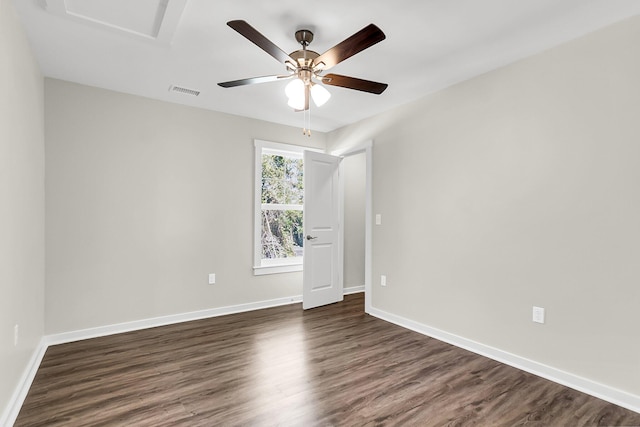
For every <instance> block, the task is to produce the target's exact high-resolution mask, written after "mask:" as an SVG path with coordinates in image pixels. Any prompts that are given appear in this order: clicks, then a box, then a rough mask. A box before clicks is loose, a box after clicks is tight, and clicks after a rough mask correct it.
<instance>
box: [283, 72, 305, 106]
mask: <svg viewBox="0 0 640 427" xmlns="http://www.w3.org/2000/svg"><path fill="white" fill-rule="evenodd" d="M284 93H285V94H286V95H287V98H289V102H288V103H287V104H288V105H289V107H291V108H293V109H294V110H304V104H305V86H304V82H303V81H302V80H300V79H293V80H291V81H290V82H289V83H288V84H287V86H286V87H285V88H284Z"/></svg>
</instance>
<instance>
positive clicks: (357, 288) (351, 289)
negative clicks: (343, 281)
mask: <svg viewBox="0 0 640 427" xmlns="http://www.w3.org/2000/svg"><path fill="white" fill-rule="evenodd" d="M360 292H364V285H360V286H348V287H346V288H344V295H351V294H357V293H360Z"/></svg>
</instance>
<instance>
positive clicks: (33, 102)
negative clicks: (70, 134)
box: [0, 0, 44, 424]
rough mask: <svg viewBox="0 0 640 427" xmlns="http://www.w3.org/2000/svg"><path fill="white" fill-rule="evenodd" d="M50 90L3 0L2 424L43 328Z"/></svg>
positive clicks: (0, 98) (0, 170)
mask: <svg viewBox="0 0 640 427" xmlns="http://www.w3.org/2000/svg"><path fill="white" fill-rule="evenodd" d="M43 97H44V89H43V80H42V75H41V74H40V72H39V69H38V66H37V64H36V62H35V60H34V58H33V56H32V55H31V49H30V47H29V44H28V42H27V39H26V37H25V34H24V32H23V31H22V28H21V26H20V23H19V21H18V18H17V15H16V12H15V10H14V8H13V3H12V2H11V0H0V424H2V416H3V413H5V414H6V412H5V411H6V405H7V403H8V402H9V400H10V397H11V395H12V393H13V392H14V390H15V389H16V388H17V386H18V383H19V380H20V377H21V375H22V374H23V372H25V369H26V368H27V365H28V363H29V360H30V359H31V356H32V354H33V353H34V351H35V349H36V348H37V346H38V343H39V341H40V338H41V337H42V334H43V328H44V98H43ZM16 324H17V325H19V339H18V345H17V346H14V337H13V334H14V325H16Z"/></svg>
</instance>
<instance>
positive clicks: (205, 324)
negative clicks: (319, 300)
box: [15, 294, 640, 427]
mask: <svg viewBox="0 0 640 427" xmlns="http://www.w3.org/2000/svg"><path fill="white" fill-rule="evenodd" d="M15 425H16V426H30V427H34V426H217V425H222V426H234V425H243V426H244V425H246V426H275V425H282V426H364V425H369V426H374V425H375V426H378V425H419V426H440V425H447V426H457V425H482V426H496V425H500V426H502V425H504V426H516V425H528V426H591V425H607V426H618V425H640V414H637V413H634V412H631V411H628V410H626V409H623V408H620V407H618V406H615V405H612V404H609V403H607V402H604V401H602V400H599V399H596V398H594V397H590V396H587V395H585V394H583V393H579V392H577V391H574V390H571V389H568V388H566V387H562V386H560V385H558V384H555V383H552V382H550V381H547V380H544V379H541V378H538V377H536V376H534V375H531V374H527V373H525V372H522V371H519V370H517V369H514V368H511V367H509V366H506V365H503V364H500V363H498V362H495V361H492V360H490V359H486V358H484V357H481V356H477V355H475V354H473V353H470V352H467V351H465V350H461V349H458V348H456V347H453V346H450V345H448V344H444V343H442V342H440V341H437V340H434V339H431V338H427V337H424V336H422V335H420V334H417V333H415V332H411V331H408V330H405V329H402V328H400V327H398V326H395V325H392V324H389V323H387V322H384V321H382V320H379V319H376V318H374V317H371V316H368V315H366V314H364V312H363V298H362V295H361V294H360V295H352V296H348V297H346V299H345V301H344V302H343V303H340V304H334V305H331V306H327V307H321V308H317V309H313V310H310V311H306V312H303V311H302V309H301V307H300V305H299V304H296V305H290V306H284V307H277V308H272V309H267V310H260V311H254V312H250V313H243V314H235V315H231V316H224V317H217V318H212V319H207V320H200V321H194V322H188V323H181V324H177V325H171V326H165V327H160V328H154V329H147V330H143V331H137V332H131V333H126V334H120V335H114V336H109V337H103V338H95V339H91V340H85V341H80V342H75V343H70V344H63V345H58V346H53V347H50V348H49V349H48V351H47V353H46V355H45V357H44V360H43V362H42V365H41V366H40V369H39V371H38V373H37V376H36V378H35V380H34V383H33V386H32V387H31V390H30V392H29V395H28V396H27V399H26V401H25V403H24V405H23V408H22V411H21V412H20V415H19V416H18V420H17V422H16V424H15Z"/></svg>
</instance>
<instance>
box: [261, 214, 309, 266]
mask: <svg viewBox="0 0 640 427" xmlns="http://www.w3.org/2000/svg"><path fill="white" fill-rule="evenodd" d="M302 233H303V230H302V211H294V210H285V211H281V210H268V209H264V210H262V258H293V257H300V256H302V252H303V249H302V248H303V242H304V236H303V234H302Z"/></svg>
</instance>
